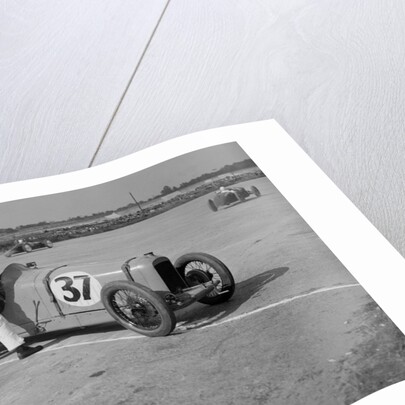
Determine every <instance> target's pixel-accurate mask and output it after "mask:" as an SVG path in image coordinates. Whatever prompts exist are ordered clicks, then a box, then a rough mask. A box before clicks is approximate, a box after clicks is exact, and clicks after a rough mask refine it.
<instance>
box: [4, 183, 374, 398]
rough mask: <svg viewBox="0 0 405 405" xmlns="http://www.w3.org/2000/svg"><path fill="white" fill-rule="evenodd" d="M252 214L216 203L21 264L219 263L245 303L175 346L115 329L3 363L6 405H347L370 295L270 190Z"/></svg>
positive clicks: (215, 315)
mask: <svg viewBox="0 0 405 405" xmlns="http://www.w3.org/2000/svg"><path fill="white" fill-rule="evenodd" d="M241 185H243V186H247V187H250V186H251V185H256V186H257V187H258V188H259V189H260V190H261V192H262V196H261V197H259V198H255V197H252V198H250V199H249V200H247V201H246V202H244V203H240V204H236V205H234V206H232V207H229V208H225V209H221V210H219V211H218V212H215V213H214V212H212V211H210V210H209V208H208V205H207V200H208V196H205V197H201V198H199V199H196V200H194V201H191V202H189V203H187V204H184V205H182V206H180V207H177V208H175V209H173V210H171V211H168V212H166V213H164V214H161V215H159V216H156V217H154V218H151V219H149V220H146V221H143V222H140V223H138V224H135V225H132V226H128V227H126V228H122V229H119V230H116V231H112V232H107V233H104V234H99V235H94V236H90V237H85V238H80V239H73V240H69V241H65V242H60V243H57V244H55V247H54V248H53V249H49V250H41V251H36V252H33V253H31V254H23V255H19V256H15V257H13V258H5V257H2V258H1V259H0V266H1V268H4V267H5V266H6V265H7V264H9V263H12V262H22V263H25V262H28V261H36V262H37V263H38V264H39V265H48V264H55V265H59V264H65V263H69V264H73V263H88V262H93V263H94V262H105V261H107V262H111V268H112V270H116V269H118V268H119V266H120V265H121V263H122V262H123V261H124V260H125V259H126V258H128V257H132V256H135V255H137V254H141V253H145V252H149V251H153V252H155V253H156V254H161V255H165V256H168V257H169V258H171V259H172V260H175V259H176V258H177V257H178V256H179V255H181V254H183V253H187V252H193V251H197V252H198V251H200V252H207V253H210V254H213V255H215V256H217V257H218V258H220V259H221V260H222V261H224V262H225V263H226V264H227V265H228V267H229V268H230V269H231V271H232V272H233V274H234V276H235V280H236V282H237V287H236V293H235V295H234V297H233V298H232V299H231V300H230V301H229V302H227V303H224V304H221V305H219V306H215V307H208V306H205V305H202V304H197V305H195V306H194V307H193V308H192V311H187V312H186V313H185V314H183V315H182V316H181V317H180V319H179V323H178V328H177V329H176V330H175V331H174V333H173V334H172V335H171V336H168V337H162V338H145V337H141V336H139V335H135V334H133V333H131V332H129V331H127V330H124V329H122V328H120V327H119V326H116V325H108V326H102V327H98V328H91V329H85V330H84V331H79V332H77V331H76V332H73V333H69V334H65V335H61V336H58V337H57V338H55V339H51V340H49V341H46V342H45V343H44V344H45V346H46V349H45V350H44V351H43V352H40V353H38V354H37V355H35V356H33V357H31V358H29V359H26V360H23V361H18V360H16V355H15V354H14V355H9V356H5V357H4V356H3V357H2V359H0V385H1V387H2V388H1V398H2V400H1V402H2V403H5V404H9V405H11V404H18V405H20V404H88V405H90V404H134V403H136V404H160V403H176V404H191V403H196V404H199V403H201V404H202V403H204V404H205V403H207V402H211V403H217V404H247V403H251V404H267V403H271V404H344V403H345V401H346V398H345V391H344V389H343V388H344V384H346V383H347V381H346V380H347V376H346V375H345V370H344V369H342V361H344V359H345V357H347V356H350V355H353V353H354V349H355V348H356V346H357V345H358V344H360V343H361V342H362V339H363V338H364V335H363V334H362V333H361V331H359V330H358V328H357V326H358V322H359V317H360V315H361V311H362V308H364V306H365V305H367V304H368V303H369V302H370V300H371V299H370V298H369V297H368V295H367V294H366V293H365V291H364V290H363V289H362V288H361V287H360V286H359V285H358V284H357V282H356V280H355V279H354V278H353V277H352V276H351V275H350V274H349V273H348V272H347V271H346V270H345V268H344V267H343V266H342V264H341V263H340V262H339V261H338V260H337V259H336V258H335V256H334V255H333V254H332V253H331V252H330V251H329V249H328V248H327V247H326V246H325V245H324V244H323V243H322V241H321V240H320V239H319V238H318V237H317V235H316V234H314V232H313V231H312V230H311V229H310V228H309V226H308V225H307V224H306V223H305V222H304V221H303V220H302V218H301V217H300V216H299V215H298V214H297V213H296V212H295V210H294V209H293V208H292V207H291V206H290V205H289V204H288V203H287V202H286V201H285V200H284V198H283V197H282V196H281V195H280V194H279V193H278V191H277V190H276V189H275V188H274V186H272V185H271V184H270V183H269V182H268V180H266V179H264V178H261V179H257V180H254V181H249V182H247V183H243V184H241Z"/></svg>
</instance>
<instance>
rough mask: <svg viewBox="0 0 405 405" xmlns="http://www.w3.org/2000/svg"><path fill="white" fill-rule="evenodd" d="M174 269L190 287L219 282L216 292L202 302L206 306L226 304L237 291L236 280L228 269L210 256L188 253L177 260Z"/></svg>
mask: <svg viewBox="0 0 405 405" xmlns="http://www.w3.org/2000/svg"><path fill="white" fill-rule="evenodd" d="M174 267H175V268H176V269H177V271H178V272H179V273H180V274H181V275H182V276H183V278H184V279H185V281H186V283H187V284H188V285H189V286H190V287H193V286H195V285H198V284H202V283H206V282H208V281H213V282H215V281H217V282H218V285H217V287H216V288H215V290H214V291H212V292H211V293H209V294H208V295H206V296H205V297H204V298H202V299H201V300H200V302H202V303H204V304H208V305H215V304H219V303H221V302H225V301H227V300H229V298H231V297H232V295H233V293H234V291H235V280H234V279H233V276H232V273H231V272H230V270H229V269H228V267H226V266H225V264H224V263H222V262H221V261H220V260H219V259H217V258H216V257H214V256H211V255H209V254H206V253H187V254H185V255H183V256H181V257H179V258H178V259H177V260H176V262H175V263H174Z"/></svg>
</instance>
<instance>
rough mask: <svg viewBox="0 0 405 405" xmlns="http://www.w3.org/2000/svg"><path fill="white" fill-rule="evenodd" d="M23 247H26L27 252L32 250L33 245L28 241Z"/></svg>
mask: <svg viewBox="0 0 405 405" xmlns="http://www.w3.org/2000/svg"><path fill="white" fill-rule="evenodd" d="M23 249H24V252H27V253H29V252H32V247H31V245H29V244H28V243H26V244H25V245H24V246H23Z"/></svg>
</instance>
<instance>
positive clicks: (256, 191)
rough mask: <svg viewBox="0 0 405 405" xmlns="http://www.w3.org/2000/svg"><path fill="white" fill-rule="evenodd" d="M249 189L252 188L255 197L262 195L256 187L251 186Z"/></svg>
mask: <svg viewBox="0 0 405 405" xmlns="http://www.w3.org/2000/svg"><path fill="white" fill-rule="evenodd" d="M250 189H251V190H252V193H253V194H254V195H255V196H256V197H260V196H261V195H262V194H261V193H260V191H259V189H258V188H257V187H255V186H252V187H251V188H250Z"/></svg>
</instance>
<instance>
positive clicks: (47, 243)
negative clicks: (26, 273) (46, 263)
mask: <svg viewBox="0 0 405 405" xmlns="http://www.w3.org/2000/svg"><path fill="white" fill-rule="evenodd" d="M45 246H46V247H47V248H49V249H50V248H52V247H53V243H52V241H50V240H46V241H45Z"/></svg>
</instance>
